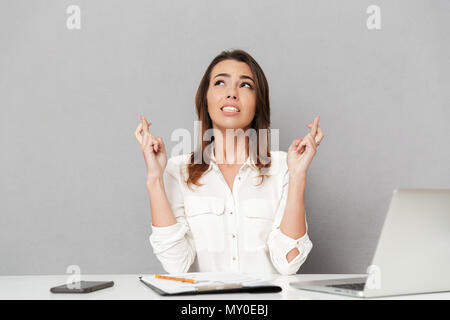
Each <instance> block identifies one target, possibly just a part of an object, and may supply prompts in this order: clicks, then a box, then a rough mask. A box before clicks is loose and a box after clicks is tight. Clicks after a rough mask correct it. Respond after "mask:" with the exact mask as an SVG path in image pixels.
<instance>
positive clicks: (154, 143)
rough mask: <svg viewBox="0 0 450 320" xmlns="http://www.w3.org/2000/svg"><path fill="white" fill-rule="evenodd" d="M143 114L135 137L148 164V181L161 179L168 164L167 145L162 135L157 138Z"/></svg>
mask: <svg viewBox="0 0 450 320" xmlns="http://www.w3.org/2000/svg"><path fill="white" fill-rule="evenodd" d="M151 124H152V123H151V122H148V121H147V119H145V117H143V116H141V123H140V124H139V125H138V127H137V129H136V131H135V132H134V137H135V138H136V140H137V141H138V143H139V144H140V146H141V151H142V154H143V155H144V159H145V165H146V166H147V181H146V182H147V183H148V182H151V181H152V180H153V179H161V178H162V176H163V173H164V170H165V168H166V165H167V153H166V146H165V144H164V142H163V141H162V138H161V137H157V138H155V137H154V136H153V134H151V133H150V131H149V129H148V127H149V126H150V125H151Z"/></svg>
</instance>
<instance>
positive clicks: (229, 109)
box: [222, 107, 239, 112]
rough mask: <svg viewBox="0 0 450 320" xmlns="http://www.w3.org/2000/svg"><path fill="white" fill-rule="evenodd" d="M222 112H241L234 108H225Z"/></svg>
mask: <svg viewBox="0 0 450 320" xmlns="http://www.w3.org/2000/svg"><path fill="white" fill-rule="evenodd" d="M222 110H223V111H227V112H239V110H238V109H237V108H234V107H223V108H222Z"/></svg>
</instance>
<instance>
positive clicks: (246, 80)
mask: <svg viewBox="0 0 450 320" xmlns="http://www.w3.org/2000/svg"><path fill="white" fill-rule="evenodd" d="M210 78H211V79H210V83H209V88H208V92H207V94H206V99H207V102H208V113H209V116H210V117H211V120H212V123H213V127H214V128H217V129H220V130H223V131H225V130H226V129H228V128H230V129H239V128H241V129H243V130H244V131H245V130H246V129H248V128H249V127H250V124H251V122H252V120H253V118H254V117H255V110H256V92H255V82H254V81H253V79H254V76H253V74H252V72H251V70H250V67H249V66H248V65H247V64H246V63H245V62H240V61H236V60H223V61H221V62H219V63H218V64H216V65H215V66H214V68H213V69H212V71H211V77H210ZM224 106H235V107H237V108H238V110H239V112H237V113H236V112H232V111H231V110H230V111H227V109H225V110H222V108H223V107H224ZM224 133H225V132H224Z"/></svg>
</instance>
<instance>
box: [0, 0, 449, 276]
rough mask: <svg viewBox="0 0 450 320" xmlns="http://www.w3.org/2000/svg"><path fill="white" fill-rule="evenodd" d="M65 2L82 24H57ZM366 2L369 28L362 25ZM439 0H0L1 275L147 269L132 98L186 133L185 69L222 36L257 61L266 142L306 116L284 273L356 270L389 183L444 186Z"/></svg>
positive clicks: (193, 69)
mask: <svg viewBox="0 0 450 320" xmlns="http://www.w3.org/2000/svg"><path fill="white" fill-rule="evenodd" d="M71 4H77V5H79V6H80V7H81V30H74V31H70V30H68V29H67V28H66V19H67V17H68V16H69V15H68V14H66V8H67V6H69V5H71ZM371 4H376V5H379V6H380V7H381V23H382V24H381V26H382V29H381V30H372V31H371V30H368V29H367V28H366V19H367V17H368V16H369V15H368V14H367V13H366V8H367V7H368V6H369V5H371ZM449 13H450V2H449V1H445V0H443V1H425V0H424V1H406V0H404V1H361V0H354V1H298V0H295V1H294V0H292V1H277V2H276V1H261V0H253V1H234V0H233V1H211V0H202V1H199V0H195V1H194V0H191V1H163V0H159V1H127V2H125V1H110V0H108V1H106V0H104V1H75V0H73V1H59V0H58V1H56V0H54V1H42V0H41V1H16V0H15V1H5V0H1V1H0V46H1V51H0V121H1V125H0V130H1V135H0V196H1V201H0V212H1V215H0V274H2V275H16V274H64V273H65V272H66V268H67V266H69V265H79V266H80V267H81V272H82V273H93V274H96V273H146V272H147V273H148V272H161V271H162V270H163V269H162V267H161V266H160V264H159V262H158V261H157V259H156V258H155V256H154V255H153V252H152V248H151V246H150V243H149V241H148V236H149V235H150V232H151V228H150V226H151V220H150V209H149V208H150V206H149V204H150V203H149V199H148V195H147V191H146V188H145V164H144V160H143V157H142V154H141V152H140V149H139V146H138V144H137V142H136V140H135V138H134V137H133V133H134V130H135V129H136V126H137V125H138V123H139V115H140V114H141V113H142V114H144V115H145V116H146V117H147V118H148V119H150V120H151V121H152V122H153V126H152V129H153V131H154V133H156V134H157V135H161V136H162V137H164V139H165V141H166V143H167V146H168V150H169V151H170V150H171V148H172V147H173V146H174V145H175V144H176V143H177V142H175V141H169V140H170V135H171V133H172V131H173V130H175V129H176V128H186V129H188V130H189V131H190V132H191V133H192V134H193V125H194V120H196V116H195V113H194V96H195V93H196V90H197V87H198V84H199V81H200V78H201V76H202V75H203V73H204V71H205V69H206V67H207V65H208V64H209V63H210V61H211V60H212V59H213V57H214V56H216V55H217V54H218V53H220V51H222V50H224V49H233V48H240V49H243V50H246V51H248V52H249V53H250V54H251V55H253V57H254V58H255V59H256V60H257V61H258V62H259V63H260V65H261V66H262V68H263V70H264V72H265V74H266V76H267V78H268V81H269V85H270V95H271V107H272V128H279V129H280V138H281V141H280V149H281V150H285V151H286V150H287V147H288V145H289V144H290V142H291V141H292V139H294V138H298V137H302V136H304V135H305V134H306V133H307V130H308V128H306V127H305V124H306V123H309V122H311V121H312V120H313V118H314V117H315V116H316V115H320V116H321V126H322V128H323V130H324V132H325V135H326V136H325V139H324V140H323V142H322V145H321V146H320V148H319V151H318V153H317V155H316V157H315V159H314V161H313V163H312V165H311V167H310V171H309V173H308V174H309V175H308V187H307V191H306V210H307V219H308V225H309V234H310V238H311V240H312V242H313V243H314V248H313V250H312V251H311V253H310V255H309V258H308V259H307V261H306V262H305V264H304V265H303V266H302V267H301V269H300V271H299V272H300V273H362V272H365V271H366V268H367V266H368V265H369V264H370V258H371V256H372V254H373V252H374V250H375V245H376V241H377V238H378V235H379V233H380V230H381V227H382V224H383V220H384V217H385V214H386V210H387V208H388V205H389V201H390V198H391V194H392V191H393V189H394V188H396V187H415V188H449V187H450V178H449V177H450V171H449V166H448V164H449V162H450V161H449V160H450V149H449V145H450V125H449V120H450V111H449V101H450V90H449V88H450V67H449V63H448V57H449V56H450V41H449V40H450V39H449V33H448V30H450V17H449ZM424 214H426V213H424ZM420 237H421V235H420V234H418V235H417V241H420ZM411 245H412V246H413V245H414V243H411ZM418 255H420V253H418Z"/></svg>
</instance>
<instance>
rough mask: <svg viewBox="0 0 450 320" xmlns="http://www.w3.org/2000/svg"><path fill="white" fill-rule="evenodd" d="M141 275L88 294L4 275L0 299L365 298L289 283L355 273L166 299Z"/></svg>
mask: <svg viewBox="0 0 450 320" xmlns="http://www.w3.org/2000/svg"><path fill="white" fill-rule="evenodd" d="M139 276H140V275H139V274H131V275H125V274H111V275H82V276H81V280H86V281H94V280H96V281H106V280H109V281H114V286H113V287H111V288H106V289H102V290H99V291H95V292H91V293H84V294H55V293H51V292H50V288H51V287H54V286H58V285H62V284H65V283H66V280H67V279H68V275H49V276H47V275H46V276H0V300H10V299H19V300H22V299H37V300H60V299H67V300H72V299H89V300H91V299H93V300H95V299H100V300H109V299H113V300H114V299H118V300H122V299H123V300H128V299H133V300H143V299H145V300H171V299H175V300H185V299H188V300H194V299H199V300H243V299H247V300H259V299H262V300H286V299H287V300H316V299H319V300H329V299H339V300H343V299H351V300H361V298H353V297H347V296H342V295H333V294H326V293H320V292H312V291H305V290H298V289H295V288H292V287H291V286H289V282H292V281H303V280H320V279H330V278H336V279H338V278H348V277H358V276H361V275H355V274H335V275H327V274H298V275H293V276H277V275H274V276H273V277H270V280H272V282H273V283H274V284H276V285H278V286H280V287H282V288H283V290H282V291H281V292H278V293H258V294H251V293H231V294H202V295H198V296H173V297H163V296H160V295H158V294H157V293H155V292H154V291H153V290H152V289H150V288H148V287H147V286H145V284H143V283H142V282H140V281H139V279H138V277H139ZM377 299H389V300H391V299H405V300H406V299H407V300H415V299H437V300H443V299H445V300H450V292H445V293H432V294H421V295H404V296H393V297H383V298H377Z"/></svg>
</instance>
